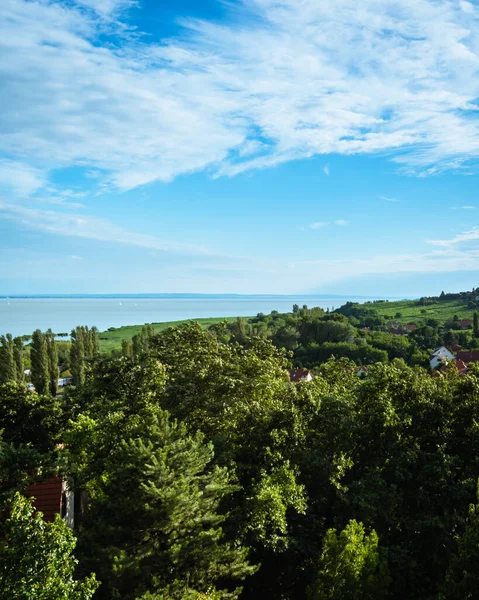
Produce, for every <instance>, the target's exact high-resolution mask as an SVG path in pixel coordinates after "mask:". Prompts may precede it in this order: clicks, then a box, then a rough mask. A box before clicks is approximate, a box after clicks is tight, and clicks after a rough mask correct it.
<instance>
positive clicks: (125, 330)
mask: <svg viewBox="0 0 479 600" xmlns="http://www.w3.org/2000/svg"><path fill="white" fill-rule="evenodd" d="M245 318H246V319H247V318H248V317H245ZM236 319H237V317H213V318H209V319H186V320H184V321H169V322H167V323H150V325H151V326H152V327H153V329H154V331H155V333H158V332H160V331H163V330H164V329H168V327H177V326H178V325H181V324H182V323H188V322H189V321H196V322H197V323H199V324H200V325H201V326H202V327H204V328H205V329H206V328H207V327H209V326H210V325H214V324H216V323H221V322H222V321H236ZM142 327H143V325H127V326H125V327H117V328H114V329H112V330H111V331H102V332H101V333H100V336H99V337H100V349H101V351H102V352H110V351H111V350H114V349H115V348H120V347H121V342H122V341H123V340H131V338H132V337H133V336H134V335H136V334H137V333H140V331H141V328H142Z"/></svg>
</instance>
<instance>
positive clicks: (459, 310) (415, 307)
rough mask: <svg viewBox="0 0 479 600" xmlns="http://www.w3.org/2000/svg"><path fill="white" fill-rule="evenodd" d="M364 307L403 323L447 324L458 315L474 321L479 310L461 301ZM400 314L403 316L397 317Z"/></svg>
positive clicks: (400, 303)
mask: <svg viewBox="0 0 479 600" xmlns="http://www.w3.org/2000/svg"><path fill="white" fill-rule="evenodd" d="M363 306H367V307H368V308H373V309H374V310H376V311H377V312H378V314H379V315H380V316H382V317H384V318H390V319H391V320H395V321H396V320H397V321H400V322H402V323H408V322H410V321H412V322H414V323H418V324H419V323H420V322H421V321H426V320H427V319H437V320H438V321H440V322H441V323H445V322H446V321H448V320H449V319H452V318H453V317H454V315H457V317H458V318H459V319H472V317H473V314H474V311H475V310H477V308H468V305H467V303H465V302H464V301H463V300H460V299H451V300H443V301H440V302H437V303H435V304H428V305H425V306H423V305H421V304H420V303H419V300H418V299H416V300H399V301H397V302H371V303H366V304H364V305H363ZM398 314H400V315H401V316H400V317H399V316H397V315H398Z"/></svg>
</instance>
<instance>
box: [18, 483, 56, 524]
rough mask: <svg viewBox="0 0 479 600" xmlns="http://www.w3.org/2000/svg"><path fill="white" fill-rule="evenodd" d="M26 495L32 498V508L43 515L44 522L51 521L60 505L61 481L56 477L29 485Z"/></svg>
mask: <svg viewBox="0 0 479 600" xmlns="http://www.w3.org/2000/svg"><path fill="white" fill-rule="evenodd" d="M26 495H27V496H30V497H33V498H34V500H33V506H34V507H35V509H36V510H38V511H41V512H42V513H43V518H44V520H45V521H49V522H51V521H53V520H54V519H55V515H56V514H59V513H60V510H61V505H62V480H61V479H60V478H59V477H56V475H52V476H51V477H47V478H46V479H44V480H43V481H41V482H40V483H33V484H32V485H29V486H28V488H27V491H26Z"/></svg>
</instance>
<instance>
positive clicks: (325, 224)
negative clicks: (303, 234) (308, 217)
mask: <svg viewBox="0 0 479 600" xmlns="http://www.w3.org/2000/svg"><path fill="white" fill-rule="evenodd" d="M328 225H338V226H339V227H341V226H343V225H349V221H345V220H344V219H336V220H335V221H315V222H314V223H311V224H310V226H309V227H310V229H323V228H324V227H328Z"/></svg>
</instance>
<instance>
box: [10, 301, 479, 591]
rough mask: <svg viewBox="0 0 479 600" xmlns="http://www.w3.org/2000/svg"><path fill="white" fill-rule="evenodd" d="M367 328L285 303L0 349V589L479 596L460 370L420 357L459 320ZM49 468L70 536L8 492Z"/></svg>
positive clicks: (471, 402)
mask: <svg viewBox="0 0 479 600" xmlns="http://www.w3.org/2000/svg"><path fill="white" fill-rule="evenodd" d="M393 318H394V317H393ZM385 324H387V320H386V319H384V318H383V317H380V316H378V315H377V312H376V311H375V308H374V305H372V306H367V305H345V306H344V307H342V308H341V309H338V311H335V312H324V311H322V310H321V309H317V308H312V309H308V308H307V307H303V308H300V307H298V306H295V307H294V308H293V311H292V312H291V313H288V314H283V315H281V314H279V313H274V312H273V313H271V314H270V315H258V316H257V317H255V318H252V319H249V320H246V319H238V320H237V321H236V322H233V323H227V322H224V323H219V324H218V323H217V324H213V325H212V326H211V327H209V328H208V329H205V328H202V327H201V326H200V325H198V324H196V323H188V324H184V325H180V326H177V327H171V328H169V329H166V330H165V331H163V332H161V333H159V334H155V333H154V332H153V331H152V329H151V328H150V327H145V328H144V329H143V330H142V331H141V332H140V334H137V336H136V337H135V338H134V339H133V340H132V341H131V342H128V341H125V342H124V343H123V345H122V348H121V349H118V350H116V351H114V352H112V353H109V354H102V353H101V352H100V346H99V339H98V337H99V336H98V332H97V331H96V329H94V328H92V329H89V328H87V327H79V328H76V329H75V330H74V332H73V334H72V339H71V342H60V345H59V346H57V345H56V344H58V342H55V340H54V336H53V334H52V333H51V332H50V333H48V332H47V334H42V333H41V332H35V334H34V335H33V337H32V339H31V342H30V343H29V345H28V346H26V347H25V346H23V345H21V344H19V342H18V341H16V340H15V339H12V338H11V336H10V337H8V336H6V337H5V338H3V339H2V340H0V346H1V348H0V374H1V385H0V431H1V432H2V433H1V441H0V453H1V456H2V460H1V462H0V469H1V471H2V472H1V474H0V504H1V518H0V597H1V598H5V599H7V598H8V599H10V598H13V599H16V598H18V599H20V598H22V599H23V598H35V599H36V598H39V599H40V600H57V599H58V600H60V598H62V599H63V598H72V599H75V600H76V599H78V600H88V599H90V598H94V599H99V600H103V599H104V600H107V599H108V600H109V599H112V600H113V599H118V598H121V599H125V600H130V599H131V600H140V599H141V600H160V599H161V600H167V599H170V598H171V599H173V600H195V599H196V600H200V599H203V600H219V599H234V598H240V599H247V600H249V599H253V598H258V597H262V598H268V599H284V600H293V599H294V600H296V599H298V600H299V599H303V598H305V599H307V600H323V599H324V600H340V599H345V600H349V599H351V600H359V599H378V600H379V599H394V600H396V599H397V600H403V599H418V600H429V599H431V600H432V599H440V600H446V599H448V600H452V599H457V600H459V599H461V600H462V599H466V598H477V597H479V596H478V590H479V567H478V565H479V499H478V496H477V494H478V479H479V428H478V425H477V423H478V422H479V365H478V364H471V365H470V366H469V369H468V373H467V375H464V376H459V375H458V373H457V372H456V371H454V370H450V371H448V372H447V373H445V374H444V375H443V376H441V377H431V374H430V372H429V371H428V370H427V369H426V368H424V367H423V366H422V365H423V364H424V360H425V358H426V357H427V352H428V350H430V349H431V348H433V347H434V346H435V345H436V344H439V343H443V342H444V339H445V336H448V335H449V334H450V335H451V336H452V337H453V338H454V340H456V339H458V340H459V336H460V335H463V336H464V337H463V338H461V339H462V341H463V342H464V344H467V345H470V347H475V346H474V344H475V343H476V340H477V336H476V335H475V334H476V331H475V329H474V326H472V327H471V329H467V330H459V329H455V325H457V321H454V319H452V320H451V322H450V323H438V324H427V323H426V324H419V326H418V327H417V328H416V329H415V330H413V331H411V333H410V334H409V335H408V336H407V337H406V336H397V335H393V334H390V333H388V332H387V331H382V329H383V328H384V327H385ZM363 328H367V329H363ZM63 344H67V346H63ZM55 353H56V354H55ZM364 362H367V363H368V364H370V365H371V366H370V368H369V369H368V376H367V377H365V378H361V377H358V374H357V364H363V363H364ZM22 363H23V365H25V364H28V365H29V366H30V367H31V378H32V381H33V380H34V381H35V391H30V390H28V389H27V388H26V385H25V375H24V373H23V371H22V369H21V366H22ZM303 365H304V366H307V367H308V368H310V367H311V368H312V369H313V373H314V377H313V379H312V380H311V381H301V382H299V383H291V381H290V379H289V375H288V369H290V368H291V367H297V366H303ZM61 367H68V369H69V371H70V372H71V375H72V379H73V385H71V386H68V388H66V389H64V390H62V391H61V393H58V390H55V389H53V387H54V386H53V383H54V382H55V380H56V377H58V373H60V372H61V370H62V369H61ZM63 371H64V369H63ZM50 474H57V475H58V476H59V477H61V478H62V480H64V481H65V482H67V484H68V487H69V489H71V490H73V491H74V493H75V526H74V528H73V530H71V529H69V528H68V527H67V525H66V523H65V521H64V520H63V519H62V518H61V517H60V516H58V517H57V518H56V519H55V521H54V522H46V521H44V520H43V518H42V516H41V514H40V513H36V512H34V507H33V506H32V500H31V499H30V498H28V497H27V495H26V490H27V488H28V486H29V485H30V484H31V483H33V482H37V481H41V480H42V479H44V478H45V477H46V476H48V475H50Z"/></svg>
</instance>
